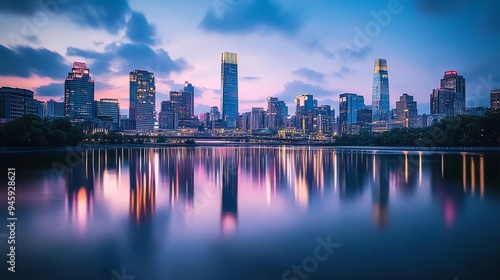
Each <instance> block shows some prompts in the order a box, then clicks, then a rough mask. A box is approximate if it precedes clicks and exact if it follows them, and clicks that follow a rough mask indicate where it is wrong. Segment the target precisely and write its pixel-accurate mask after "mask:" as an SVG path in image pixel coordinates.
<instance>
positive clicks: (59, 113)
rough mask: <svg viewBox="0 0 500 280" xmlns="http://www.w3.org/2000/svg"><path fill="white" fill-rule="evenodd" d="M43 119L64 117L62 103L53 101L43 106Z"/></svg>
mask: <svg viewBox="0 0 500 280" xmlns="http://www.w3.org/2000/svg"><path fill="white" fill-rule="evenodd" d="M43 115H44V117H56V118H57V117H64V102H57V101H54V100H53V99H51V100H49V101H47V102H45V103H44V104H43Z"/></svg>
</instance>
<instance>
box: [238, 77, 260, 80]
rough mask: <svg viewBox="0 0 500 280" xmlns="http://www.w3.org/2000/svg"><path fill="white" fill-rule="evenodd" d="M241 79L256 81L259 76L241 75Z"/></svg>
mask: <svg viewBox="0 0 500 280" xmlns="http://www.w3.org/2000/svg"><path fill="white" fill-rule="evenodd" d="M241 79H242V80H245V81H256V80H259V79H260V77H253V76H246V77H241Z"/></svg>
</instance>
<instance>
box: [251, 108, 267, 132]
mask: <svg viewBox="0 0 500 280" xmlns="http://www.w3.org/2000/svg"><path fill="white" fill-rule="evenodd" d="M250 114H251V115H250V129H251V130H260V129H263V128H264V127H265V119H266V111H264V108H262V107H252V112H251V113H250Z"/></svg>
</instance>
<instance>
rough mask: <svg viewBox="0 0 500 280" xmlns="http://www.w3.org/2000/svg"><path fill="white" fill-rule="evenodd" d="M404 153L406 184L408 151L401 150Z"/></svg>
mask: <svg viewBox="0 0 500 280" xmlns="http://www.w3.org/2000/svg"><path fill="white" fill-rule="evenodd" d="M403 154H404V155H405V183H407V184H408V151H403Z"/></svg>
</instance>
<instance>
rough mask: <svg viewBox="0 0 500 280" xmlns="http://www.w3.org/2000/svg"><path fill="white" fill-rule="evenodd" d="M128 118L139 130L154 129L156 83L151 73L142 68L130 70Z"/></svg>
mask: <svg viewBox="0 0 500 280" xmlns="http://www.w3.org/2000/svg"><path fill="white" fill-rule="evenodd" d="M129 76H130V107H129V118H130V119H131V120H132V121H135V129H136V130H137V131H141V132H148V131H152V130H154V125H155V119H156V118H155V103H156V101H155V97H156V85H155V76H154V74H153V73H151V72H148V71H144V70H134V71H132V72H130V74H129Z"/></svg>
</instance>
